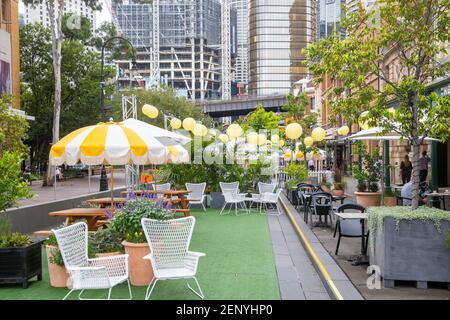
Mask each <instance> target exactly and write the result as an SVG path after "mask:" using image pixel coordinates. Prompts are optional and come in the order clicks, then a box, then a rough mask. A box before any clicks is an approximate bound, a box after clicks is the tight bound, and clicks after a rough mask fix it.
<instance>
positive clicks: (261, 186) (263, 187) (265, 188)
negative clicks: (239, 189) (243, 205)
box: [250, 182, 277, 212]
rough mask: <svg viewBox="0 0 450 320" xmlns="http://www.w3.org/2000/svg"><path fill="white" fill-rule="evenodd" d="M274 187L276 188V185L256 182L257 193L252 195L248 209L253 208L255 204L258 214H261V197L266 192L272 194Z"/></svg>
mask: <svg viewBox="0 0 450 320" xmlns="http://www.w3.org/2000/svg"><path fill="white" fill-rule="evenodd" d="M276 187H277V184H276V183H264V182H258V191H259V193H252V201H251V203H250V208H251V207H252V206H253V204H254V203H256V204H257V208H258V209H259V212H261V210H262V195H263V194H264V193H266V192H269V193H273V192H274V191H275V188H276Z"/></svg>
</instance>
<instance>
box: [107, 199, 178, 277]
mask: <svg viewBox="0 0 450 320" xmlns="http://www.w3.org/2000/svg"><path fill="white" fill-rule="evenodd" d="M142 218H151V219H157V220H167V219H170V218H171V214H170V212H169V211H168V210H166V209H165V208H164V207H163V206H162V202H160V203H158V204H157V203H154V202H151V201H148V200H144V199H140V198H136V199H133V200H130V201H128V202H127V204H126V205H125V206H124V207H123V208H121V209H120V210H118V211H117V212H116V214H115V216H114V218H113V220H112V222H111V225H110V228H111V229H112V230H114V231H116V232H118V233H119V234H120V236H121V237H122V239H124V240H123V241H122V245H123V246H124V247H125V252H126V253H127V254H128V255H129V259H128V264H129V271H130V282H131V284H132V285H134V286H145V285H148V284H149V283H150V281H151V280H152V279H153V271H152V267H151V264H150V261H149V260H144V259H143V257H144V256H146V255H148V254H149V253H150V248H149V246H148V243H147V242H146V239H145V234H144V231H143V230H142V225H141V219H142Z"/></svg>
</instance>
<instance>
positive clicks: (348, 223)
mask: <svg viewBox="0 0 450 320" xmlns="http://www.w3.org/2000/svg"><path fill="white" fill-rule="evenodd" d="M347 210H352V211H353V212H354V211H357V212H365V211H366V208H364V207H363V206H360V205H359V204H354V203H346V204H343V205H342V206H340V207H339V208H338V209H337V212H346V211H347ZM363 223H364V222H363ZM362 228H363V225H362V224H361V221H358V220H355V219H341V218H338V219H337V221H336V227H335V228H334V235H333V238H335V237H336V233H337V232H339V234H338V241H337V244H336V251H335V255H337V254H338V251H339V245H340V243H341V237H346V238H362V236H363V235H362V233H363V229H362ZM368 240H369V231H367V233H365V239H363V241H365V245H364V251H365V252H367V245H368Z"/></svg>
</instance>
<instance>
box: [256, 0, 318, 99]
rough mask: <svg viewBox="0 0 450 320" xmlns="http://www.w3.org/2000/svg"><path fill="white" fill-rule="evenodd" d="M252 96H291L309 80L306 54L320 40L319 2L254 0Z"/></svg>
mask: <svg viewBox="0 0 450 320" xmlns="http://www.w3.org/2000/svg"><path fill="white" fill-rule="evenodd" d="M249 20H250V22H249V24H250V81H249V94H250V95H258V96H265V95H273V94H287V93H289V92H290V90H291V88H292V85H293V84H294V82H296V81H298V80H300V79H302V78H305V77H306V76H307V73H308V72H307V68H306V66H304V64H303V62H304V61H305V59H306V57H305V55H304V54H303V52H302V50H303V49H306V47H307V46H308V44H310V43H312V42H314V41H315V39H316V26H317V22H316V1H315V0H250V7H249Z"/></svg>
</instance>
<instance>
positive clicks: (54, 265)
mask: <svg viewBox="0 0 450 320" xmlns="http://www.w3.org/2000/svg"><path fill="white" fill-rule="evenodd" d="M44 245H45V253H46V255H47V264H48V275H49V278H50V285H51V286H52V287H55V288H65V287H67V286H68V279H69V273H68V272H67V270H66V268H65V267H64V260H63V257H62V255H61V251H59V249H58V243H57V242H56V237H55V235H54V234H53V233H52V234H51V235H50V236H49V237H48V239H47V240H46V241H45V242H44Z"/></svg>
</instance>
